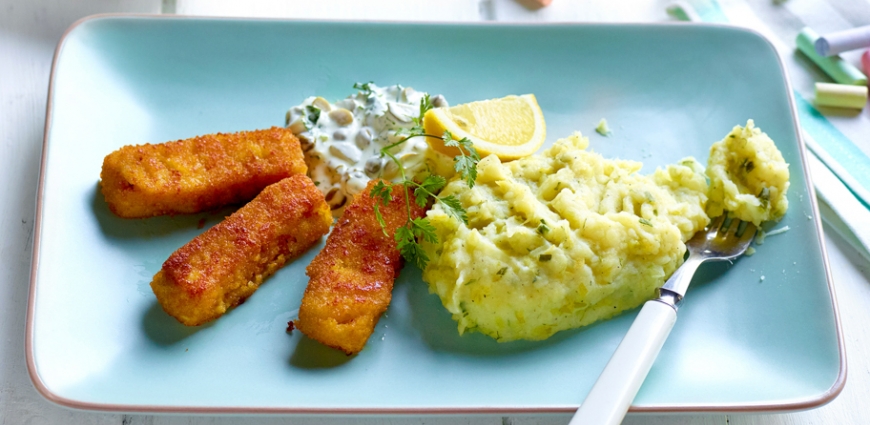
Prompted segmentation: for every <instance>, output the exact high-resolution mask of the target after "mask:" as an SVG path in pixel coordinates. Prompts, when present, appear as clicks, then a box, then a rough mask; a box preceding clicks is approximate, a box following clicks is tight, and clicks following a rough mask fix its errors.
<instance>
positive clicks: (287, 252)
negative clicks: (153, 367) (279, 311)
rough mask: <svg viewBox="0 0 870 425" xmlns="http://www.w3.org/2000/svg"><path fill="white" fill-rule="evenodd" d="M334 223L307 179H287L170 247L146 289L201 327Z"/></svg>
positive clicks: (179, 316) (170, 311)
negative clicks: (174, 249) (222, 218)
mask: <svg viewBox="0 0 870 425" xmlns="http://www.w3.org/2000/svg"><path fill="white" fill-rule="evenodd" d="M331 224H332V213H331V212H330V209H329V204H327V203H326V200H325V199H324V198H323V194H322V193H320V191H319V190H317V188H316V187H315V186H314V183H313V182H312V181H311V179H309V178H308V177H305V176H303V175H299V174H297V175H295V176H291V177H288V178H286V179H284V180H281V181H280V182H278V183H275V184H272V185H270V186H267V187H266V188H265V189H263V191H262V192H260V194H259V195H257V197H256V198H254V200H252V201H251V202H249V203H248V204H247V205H245V206H244V207H242V208H240V209H239V210H238V211H236V212H235V213H234V214H232V215H230V216H229V217H227V218H226V219H225V220H224V221H222V222H220V223H218V224H217V225H215V226H214V227H212V228H211V229H209V230H207V231H205V232H204V233H202V234H201V235H199V236H197V237H196V238H194V239H193V240H192V241H190V242H188V243H187V244H186V245H184V246H182V247H181V248H179V249H178V250H177V251H175V252H174V253H172V255H170V256H169V259H168V260H166V262H165V263H163V267H162V268H161V269H160V271H159V272H157V274H156V275H155V276H154V280H153V281H152V282H151V289H152V290H154V295H156V296H157V301H158V302H160V305H161V306H162V307H163V310H165V311H166V312H167V313H168V314H169V315H170V316H172V317H175V318H176V319H178V321H179V322H181V323H183V324H185V325H187V326H198V325H201V324H203V323H206V322H209V321H211V320H214V319H217V318H218V317H220V316H221V315H222V314H224V313H225V312H226V311H227V310H228V309H230V308H232V307H234V306H236V305H238V304H241V303H242V302H243V301H244V300H245V299H246V298H248V297H249V296H251V294H253V293H254V291H256V290H257V288H258V287H259V286H260V284H261V283H263V280H264V279H265V278H267V277H268V276H270V275H271V274H272V273H274V272H275V271H276V270H278V269H279V268H281V267H282V266H283V265H284V263H286V262H287V261H288V260H290V259H292V258H294V257H296V256H298V255H299V254H301V253H302V252H304V251H305V250H307V249H308V248H309V247H311V246H312V245H314V244H315V243H316V242H317V241H318V240H319V239H320V238H321V236H323V235H325V234H326V233H327V232H329V226H330V225H331Z"/></svg>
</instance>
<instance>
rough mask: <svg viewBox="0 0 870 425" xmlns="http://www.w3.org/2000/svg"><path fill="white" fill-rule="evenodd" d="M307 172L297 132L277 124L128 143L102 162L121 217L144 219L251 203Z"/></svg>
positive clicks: (104, 182)
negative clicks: (281, 182)
mask: <svg viewBox="0 0 870 425" xmlns="http://www.w3.org/2000/svg"><path fill="white" fill-rule="evenodd" d="M307 171H308V167H307V166H306V165H305V161H304V159H303V156H302V149H301V148H300V147H299V140H298V139H297V138H296V136H294V135H293V133H292V132H290V130H287V129H284V128H278V127H272V128H270V129H268V130H257V131H241V132H238V133H232V134H222V133H218V134H209V135H205V136H198V137H193V138H190V139H184V140H178V141H175V142H167V143H160V144H156V145H152V144H145V145H137V146H124V147H123V148H121V149H118V150H116V151H115V152H112V153H111V154H109V155H108V156H106V158H105V159H104V160H103V169H102V171H101V172H100V179H101V182H100V186H101V190H102V192H103V196H104V197H105V198H106V203H108V204H109V209H110V210H111V211H112V212H114V213H115V214H116V215H118V216H120V217H123V218H145V217H152V216H156V215H164V214H189V213H196V212H200V211H205V210H209V209H213V208H217V207H220V206H223V205H229V204H235V203H240V202H245V201H249V200H251V199H253V198H254V196H257V194H258V193H260V191H261V190H263V188H264V187H266V186H268V185H270V184H272V183H275V182H277V181H279V180H281V179H283V178H286V177H289V176H292V175H294V174H305V173H306V172H307Z"/></svg>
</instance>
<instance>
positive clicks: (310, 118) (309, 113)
mask: <svg viewBox="0 0 870 425" xmlns="http://www.w3.org/2000/svg"><path fill="white" fill-rule="evenodd" d="M305 119H306V120H307V122H305V123H304V124H305V126H306V127H308V129H309V130H311V129H312V128H314V126H315V125H317V120H319V119H320V108H318V107H316V106H314V105H308V106H306V107H305Z"/></svg>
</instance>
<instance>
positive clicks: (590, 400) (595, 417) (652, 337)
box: [569, 301, 677, 425]
mask: <svg viewBox="0 0 870 425" xmlns="http://www.w3.org/2000/svg"><path fill="white" fill-rule="evenodd" d="M676 321H677V312H676V310H674V308H673V307H671V306H669V305H667V304H665V303H662V302H659V301H647V302H646V304H644V305H643V308H641V310H640V313H638V315H637V317H636V318H635V319H634V323H632V324H631V328H629V330H628V333H627V334H625V338H623V339H622V342H620V343H619V346H618V347H616V352H614V353H613V357H611V358H610V361H609V362H607V366H605V367H604V371H603V372H601V375H600V376H598V380H597V381H595V385H594V386H593V387H592V390H591V391H590V392H589V395H587V396H586V400H584V401H583V404H582V405H580V409H578V410H577V413H576V414H574V417H573V418H572V419H571V422H570V424H569V425H609V424H619V423H620V422H622V419H623V418H624V417H625V414H626V412H628V407H629V406H630V405H631V402H632V400H634V396H635V395H637V391H638V390H639V389H640V386H641V384H643V380H644V379H646V375H647V374H648V373H649V370H650V368H651V367H652V364H653V362H654V361H655V359H656V357H657V356H658V355H659V351H661V349H662V346H663V345H664V344H665V340H666V339H668V335H670V333H671V329H673V327H674V323H675V322H676Z"/></svg>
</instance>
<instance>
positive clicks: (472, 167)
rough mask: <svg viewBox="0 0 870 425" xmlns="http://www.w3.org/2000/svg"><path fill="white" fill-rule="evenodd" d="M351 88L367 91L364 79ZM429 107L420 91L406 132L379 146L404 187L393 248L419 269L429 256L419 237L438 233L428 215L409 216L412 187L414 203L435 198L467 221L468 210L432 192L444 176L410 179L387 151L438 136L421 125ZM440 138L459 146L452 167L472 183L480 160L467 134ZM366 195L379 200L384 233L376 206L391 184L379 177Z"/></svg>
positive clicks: (450, 197) (431, 240)
mask: <svg viewBox="0 0 870 425" xmlns="http://www.w3.org/2000/svg"><path fill="white" fill-rule="evenodd" d="M354 88H356V89H359V90H368V91H369V92H370V87H369V86H368V83H366V84H354ZM432 108H433V106H432V102H431V100H430V99H429V95H428V94H427V95H424V96H423V98H422V99H420V111H419V115H418V116H417V117H415V118H412V121H413V123H414V126H413V127H412V128H411V129H410V130H409V131H408V133H407V136H405V137H404V138H402V139H401V140H399V141H398V142H396V143H393V144H391V145H389V146H386V147H384V148H383V149H381V155H382V156H386V157H388V158H390V160H392V161H393V162H394V163H396V165H397V166H398V167H399V172H400V173H401V176H402V180H401V181H400V182H399V184H400V185H401V187H402V189H403V190H404V191H405V203H406V207H407V211H408V219H407V221H406V222H405V224H404V225H403V226H402V227H400V228H398V229H396V235H395V239H396V243H397V248H398V249H399V252H400V253H401V254H402V257H403V258H404V259H405V261H408V262H412V263H414V264H416V265H417V267H419V268H420V269H425V268H426V265H427V264H428V263H429V257H428V256H427V255H426V252H424V251H423V248H422V246H420V244H419V241H420V240H423V241H426V242H429V243H438V235H437V234H436V233H435V227H434V226H432V223H430V222H429V219H428V218H425V217H421V218H415V219H412V218H411V201H410V199H411V192H412V191H413V194H414V203H415V204H417V205H418V206H420V207H425V206H426V205H428V204H429V203H430V202H438V203H440V204H441V205H442V206H443V207H444V210H445V211H446V212H447V213H448V214H450V215H451V216H453V217H455V218H457V219H459V220H460V221H462V222H463V223H465V224H468V214H467V213H466V211H465V209H464V208H462V204H461V203H460V202H459V199H457V198H456V197H455V196H453V195H445V196H437V195H436V193H438V191H440V190H441V189H442V188H443V187H444V186H445V185H446V184H447V180H446V179H445V178H444V177H441V176H439V175H435V174H429V175H428V176H426V177H425V178H424V179H423V181H422V182H420V183H418V182H416V181H414V180H411V179H409V178H408V177H407V175H406V174H405V166H404V165H403V164H402V161H401V160H399V159H398V158H396V156H395V155H393V154H392V153H391V152H390V151H391V150H392V149H393V148H395V147H397V146H400V145H401V144H403V143H405V142H407V141H408V140H409V139H411V138H413V137H438V136H432V135H430V134H426V132H425V130H424V129H423V116H425V115H426V112H427V111H429V110H430V109H432ZM440 139H441V140H443V141H444V144H445V145H446V146H455V147H457V148H459V153H460V155H459V156H457V157H455V158H454V159H453V161H454V163H455V164H454V168H455V169H456V172H457V173H459V175H460V176H461V177H462V179H463V180H465V181H466V183H467V184H468V187H474V181H475V180H476V179H477V163H478V161H480V155H478V153H477V150H475V149H474V146H473V144H472V143H471V141H470V140H468V139H467V138H462V139H460V140H455V139H454V138H453V136H452V135H451V134H450V133H449V132H446V131H445V132H444V136H443V137H440ZM369 196H371V197H372V198H375V199H379V200H380V202H375V206H374V210H375V217H376V218H377V220H378V223H379V224H380V225H381V229H382V230H383V231H384V234H387V230H386V223H385V222H384V219H383V216H382V215H381V212H380V208H379V206H380V205H387V203H389V201H390V199H392V186H387V185H386V184H384V182H383V181H380V182H378V183H377V184H376V185H375V186H374V187H373V188H372V190H371V192H369Z"/></svg>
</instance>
